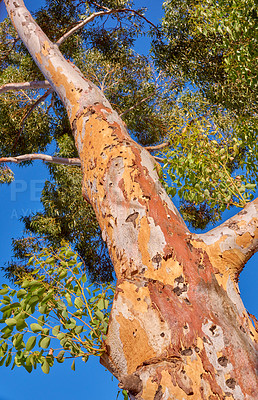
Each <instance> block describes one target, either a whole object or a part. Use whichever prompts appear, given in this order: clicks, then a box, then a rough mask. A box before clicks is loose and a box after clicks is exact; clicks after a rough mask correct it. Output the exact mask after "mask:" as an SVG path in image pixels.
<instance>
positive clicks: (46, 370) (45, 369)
mask: <svg viewBox="0 0 258 400" xmlns="http://www.w3.org/2000/svg"><path fill="white" fill-rule="evenodd" d="M41 369H42V371H43V372H44V374H48V373H49V364H48V362H47V360H44V361H43V363H42V365H41Z"/></svg>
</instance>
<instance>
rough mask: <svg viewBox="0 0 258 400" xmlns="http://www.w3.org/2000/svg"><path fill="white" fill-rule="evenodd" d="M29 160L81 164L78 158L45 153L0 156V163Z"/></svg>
mask: <svg viewBox="0 0 258 400" xmlns="http://www.w3.org/2000/svg"><path fill="white" fill-rule="evenodd" d="M31 160H42V161H46V162H50V163H53V164H63V165H77V166H81V161H80V159H79V158H64V157H55V156H49V155H47V154H23V155H21V156H15V157H1V158H0V163H7V162H13V163H15V164H19V163H21V162H23V161H31Z"/></svg>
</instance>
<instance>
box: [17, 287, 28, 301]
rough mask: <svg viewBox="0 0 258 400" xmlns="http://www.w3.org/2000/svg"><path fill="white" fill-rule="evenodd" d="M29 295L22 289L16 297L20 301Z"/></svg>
mask: <svg viewBox="0 0 258 400" xmlns="http://www.w3.org/2000/svg"><path fill="white" fill-rule="evenodd" d="M26 294H27V291H26V290H24V289H20V290H19V291H18V292H17V293H16V296H17V298H18V299H20V298H21V297H24V296H25V295H26Z"/></svg>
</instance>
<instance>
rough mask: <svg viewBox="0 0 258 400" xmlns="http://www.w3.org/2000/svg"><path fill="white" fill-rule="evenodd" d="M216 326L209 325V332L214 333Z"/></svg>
mask: <svg viewBox="0 0 258 400" xmlns="http://www.w3.org/2000/svg"><path fill="white" fill-rule="evenodd" d="M216 328H217V326H216V325H212V326H211V327H210V331H211V333H212V334H213V335H214V331H215V329H216Z"/></svg>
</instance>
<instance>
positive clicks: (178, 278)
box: [175, 275, 184, 283]
mask: <svg viewBox="0 0 258 400" xmlns="http://www.w3.org/2000/svg"><path fill="white" fill-rule="evenodd" d="M175 282H178V283H184V277H183V276H182V275H180V276H178V277H177V278H176V279H175Z"/></svg>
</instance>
